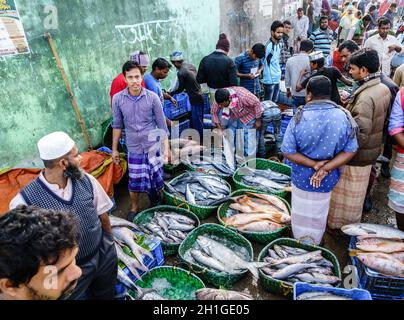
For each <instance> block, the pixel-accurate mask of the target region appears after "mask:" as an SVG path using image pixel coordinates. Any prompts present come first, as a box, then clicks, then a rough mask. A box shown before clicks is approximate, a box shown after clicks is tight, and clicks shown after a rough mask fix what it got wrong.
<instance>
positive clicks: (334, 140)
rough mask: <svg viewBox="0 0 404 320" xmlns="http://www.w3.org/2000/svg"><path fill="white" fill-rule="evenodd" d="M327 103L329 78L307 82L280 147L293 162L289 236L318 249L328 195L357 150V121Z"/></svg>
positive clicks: (329, 197)
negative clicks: (290, 233)
mask: <svg viewBox="0 0 404 320" xmlns="http://www.w3.org/2000/svg"><path fill="white" fill-rule="evenodd" d="M330 98H331V82H330V80H329V79H328V78H326V77H324V76H316V77H313V78H312V79H310V81H309V83H308V84H307V95H306V102H307V103H306V105H305V106H302V107H300V108H299V109H298V111H297V113H296V115H295V116H294V118H293V120H292V121H291V122H290V124H289V127H288V128H287V130H286V133H285V137H284V141H283V145H282V152H283V154H284V155H285V157H286V158H288V159H289V160H290V161H291V162H292V230H293V234H294V237H295V238H296V239H299V240H302V241H307V242H311V243H313V242H314V243H316V244H317V245H319V244H320V243H321V241H322V238H323V235H324V232H325V229H326V225H327V216H328V210H329V206H330V199H331V192H332V190H333V188H334V187H335V185H336V184H337V183H338V180H339V178H340V171H339V169H338V168H339V167H341V166H343V165H345V164H346V163H348V162H349V161H350V160H351V159H352V158H353V157H354V156H355V154H356V151H357V149H358V142H357V132H358V126H357V124H356V122H355V121H354V120H353V118H352V117H351V115H350V114H349V113H348V112H346V111H344V109H342V107H340V106H338V105H337V104H335V103H334V102H332V101H331V100H330Z"/></svg>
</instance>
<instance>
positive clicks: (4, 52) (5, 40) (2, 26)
mask: <svg viewBox="0 0 404 320" xmlns="http://www.w3.org/2000/svg"><path fill="white" fill-rule="evenodd" d="M22 53H29V47H28V41H27V38H26V36H25V32H24V28H23V26H22V23H21V19H20V15H19V13H18V10H17V6H16V3H15V0H0V57H2V56H10V55H16V54H22Z"/></svg>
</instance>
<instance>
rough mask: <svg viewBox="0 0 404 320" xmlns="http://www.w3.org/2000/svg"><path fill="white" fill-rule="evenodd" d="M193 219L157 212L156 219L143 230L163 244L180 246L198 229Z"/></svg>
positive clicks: (173, 213)
mask: <svg viewBox="0 0 404 320" xmlns="http://www.w3.org/2000/svg"><path fill="white" fill-rule="evenodd" d="M195 224H196V222H195V221H194V220H192V219H191V218H188V217H186V216H184V215H181V214H178V213H175V212H163V211H159V212H155V213H154V217H153V219H152V220H150V221H149V222H148V223H147V224H145V225H144V226H143V228H142V231H145V232H146V233H149V234H152V235H153V236H154V237H155V238H157V239H158V240H160V241H161V242H165V243H171V244H180V243H181V242H182V241H184V239H185V238H186V237H187V235H188V234H189V233H190V232H191V231H192V230H194V229H195V228H196V225H195Z"/></svg>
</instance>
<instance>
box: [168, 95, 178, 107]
mask: <svg viewBox="0 0 404 320" xmlns="http://www.w3.org/2000/svg"><path fill="white" fill-rule="evenodd" d="M170 101H171V103H172V104H173V105H174V106H175V107H178V102H177V100H175V99H174V98H173V97H171V99H170Z"/></svg>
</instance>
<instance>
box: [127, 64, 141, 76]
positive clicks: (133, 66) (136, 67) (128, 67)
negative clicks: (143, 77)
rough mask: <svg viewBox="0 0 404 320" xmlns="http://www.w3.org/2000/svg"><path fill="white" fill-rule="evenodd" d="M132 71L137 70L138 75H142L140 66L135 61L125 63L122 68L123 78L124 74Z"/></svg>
mask: <svg viewBox="0 0 404 320" xmlns="http://www.w3.org/2000/svg"><path fill="white" fill-rule="evenodd" d="M133 69H139V71H140V73H141V74H143V70H142V67H141V66H140V64H138V63H137V62H135V61H127V62H125V64H124V65H123V67H122V73H123V76H124V77H126V73H127V72H129V71H131V70H133Z"/></svg>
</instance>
